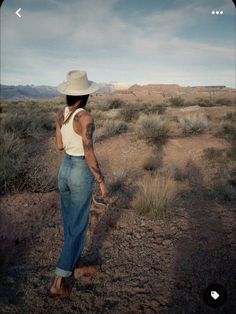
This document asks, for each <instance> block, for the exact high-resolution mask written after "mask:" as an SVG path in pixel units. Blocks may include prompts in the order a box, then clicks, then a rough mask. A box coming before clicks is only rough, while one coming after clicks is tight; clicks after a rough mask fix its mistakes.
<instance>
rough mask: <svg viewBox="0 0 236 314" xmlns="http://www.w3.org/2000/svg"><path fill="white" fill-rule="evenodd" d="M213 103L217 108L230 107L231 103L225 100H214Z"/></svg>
mask: <svg viewBox="0 0 236 314" xmlns="http://www.w3.org/2000/svg"><path fill="white" fill-rule="evenodd" d="M215 103H216V105H218V106H230V105H231V104H232V101H231V100H230V99H227V98H218V99H216V101H215Z"/></svg>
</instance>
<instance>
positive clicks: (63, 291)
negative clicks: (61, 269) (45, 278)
mask: <svg viewBox="0 0 236 314" xmlns="http://www.w3.org/2000/svg"><path fill="white" fill-rule="evenodd" d="M73 283H74V280H73V278H72V277H68V278H65V277H61V276H55V278H54V280H53V283H52V285H51V287H50V288H49V290H48V293H49V295H50V296H51V297H59V298H66V297H69V296H70V294H71V290H72V288H73Z"/></svg>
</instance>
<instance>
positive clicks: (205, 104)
mask: <svg viewBox="0 0 236 314" xmlns="http://www.w3.org/2000/svg"><path fill="white" fill-rule="evenodd" d="M194 104H195V105H198V106H200V107H212V106H214V103H213V102H212V101H211V100H210V99H208V98H198V99H197V100H195V102H194Z"/></svg>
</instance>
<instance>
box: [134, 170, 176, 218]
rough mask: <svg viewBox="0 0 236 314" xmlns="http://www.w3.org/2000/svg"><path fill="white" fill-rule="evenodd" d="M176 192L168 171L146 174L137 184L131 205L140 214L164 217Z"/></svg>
mask: <svg viewBox="0 0 236 314" xmlns="http://www.w3.org/2000/svg"><path fill="white" fill-rule="evenodd" d="M175 193H176V185H175V182H174V180H173V179H172V177H171V174H170V172H165V173H162V174H159V173H158V174H156V175H155V176H146V177H144V178H143V179H142V180H141V181H140V182H139V184H138V192H137V194H136V196H135V198H134V200H133V203H132V205H133V207H134V208H135V209H137V210H138V212H139V213H141V214H147V215H150V216H151V217H153V218H164V217H165V215H166V212H167V209H168V206H169V205H170V202H171V201H172V200H173V198H174V196H175Z"/></svg>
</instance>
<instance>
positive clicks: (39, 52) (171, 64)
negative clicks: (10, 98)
mask: <svg viewBox="0 0 236 314" xmlns="http://www.w3.org/2000/svg"><path fill="white" fill-rule="evenodd" d="M48 1H49V2H50V4H51V5H54V6H55V10H50V11H45V10H37V11H36V10H35V11H32V10H29V9H27V8H25V9H24V10H22V19H17V17H16V16H15V15H14V14H12V11H10V9H8V8H6V9H4V10H3V16H2V24H3V25H2V68H3V70H2V71H3V80H2V82H7V83H9V82H10V81H11V82H12V83H15V82H16V83H19V81H21V80H22V82H23V83H26V82H28V83H35V84H37V82H38V83H40V84H44V83H45V84H51V85H53V84H57V83H58V80H59V81H60V80H61V79H60V77H61V78H64V77H65V74H66V72H67V71H68V70H70V69H71V68H80V67H81V68H83V69H87V70H88V71H89V72H90V73H91V75H94V76H95V77H96V79H97V80H99V81H104V80H107V81H110V80H116V79H117V78H122V76H124V78H125V77H126V78H127V79H130V80H133V79H134V78H135V77H136V79H137V81H142V80H147V79H149V78H153V79H155V78H156V75H155V74H153V73H152V71H155V73H156V72H158V70H160V73H161V77H162V78H163V79H165V80H168V81H170V82H171V80H172V81H173V82H174V81H176V80H178V79H179V80H180V81H185V80H186V79H184V76H185V75H186V76H185V77H186V78H187V80H188V82H189V84H191V82H194V81H196V75H197V76H198V79H197V80H199V81H201V77H202V82H204V80H206V73H209V76H210V77H211V79H214V78H215V77H220V76H221V78H220V79H219V81H221V80H222V75H225V73H226V74H227V75H229V78H228V77H227V78H226V77H225V81H229V84H231V86H232V84H233V82H234V79H233V78H232V77H233V74H234V73H233V69H232V70H230V68H231V67H232V66H233V64H234V47H233V45H228V46H227V45H220V44H219V43H217V44H216V43H214V42H211V43H205V42H202V41H201V39H199V40H198V41H196V40H195V41H193V40H187V39H186V38H185V39H184V38H182V37H181V36H180V35H179V32H180V31H181V30H183V29H184V28H186V27H191V26H193V25H196V24H197V23H199V16H200V17H201V15H202V14H205V12H206V10H209V12H210V10H211V4H210V3H212V2H209V4H206V5H204V6H202V5H200V4H199V3H200V1H199V2H196V1H195V2H191V1H189V2H188V3H189V4H187V5H186V6H184V7H181V8H180V9H178V10H168V11H164V12H157V11H155V12H153V13H152V14H149V15H146V16H142V17H141V16H138V12H137V11H136V13H135V14H134V15H136V17H139V19H136V20H134V19H132V20H130V21H129V20H125V19H123V18H122V16H121V15H118V14H116V12H114V9H113V8H114V4H117V3H118V0H83V1H70V5H68V3H66V2H60V1H56V0H48ZM179 2H180V3H181V2H182V3H183V1H179ZM218 5H221V6H222V7H224V10H225V12H226V13H227V10H228V11H230V14H232V13H231V11H232V9H231V10H229V6H228V5H226V4H225V1H218ZM213 66H215V69H214V68H213ZM197 67H198V69H197ZM207 67H208V68H209V69H208V70H207ZM140 68H141V69H142V70H140ZM196 69H197V70H196ZM214 71H215V72H214ZM196 73H197V74H196ZM201 73H202V74H201ZM99 75H100V77H101V78H100V77H99ZM168 75H169V77H168ZM30 80H31V81H30ZM158 81H159V82H160V79H159V76H158ZM43 82H44V83H43ZM230 82H231V83H230ZM202 84H203V83H202Z"/></svg>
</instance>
